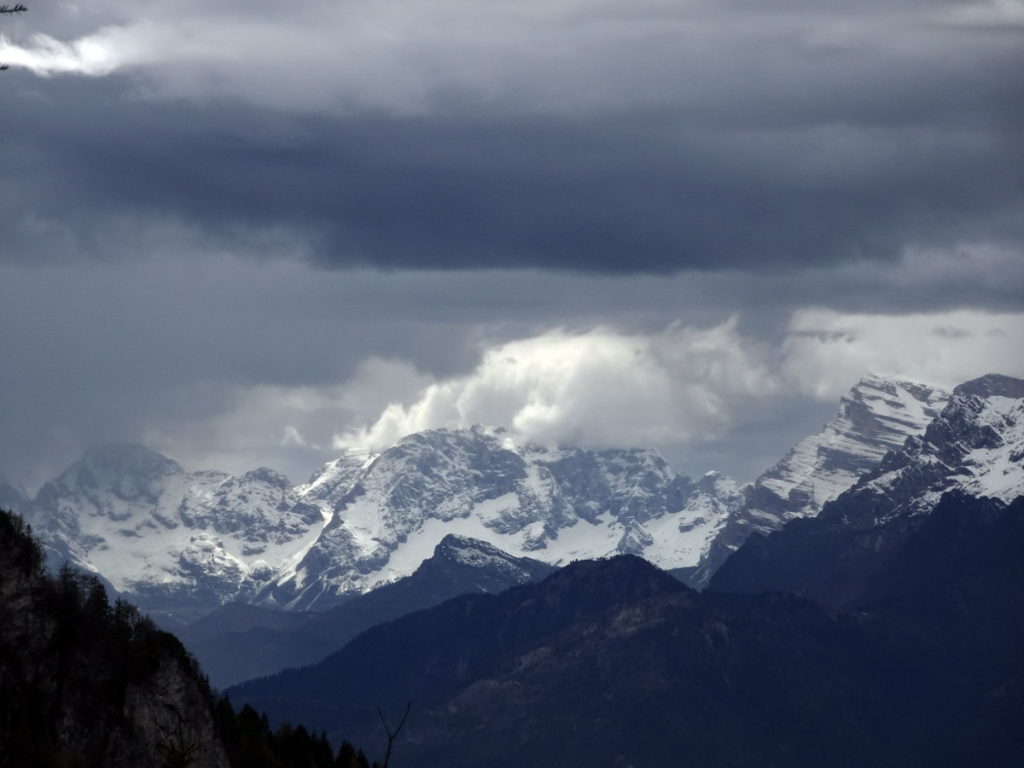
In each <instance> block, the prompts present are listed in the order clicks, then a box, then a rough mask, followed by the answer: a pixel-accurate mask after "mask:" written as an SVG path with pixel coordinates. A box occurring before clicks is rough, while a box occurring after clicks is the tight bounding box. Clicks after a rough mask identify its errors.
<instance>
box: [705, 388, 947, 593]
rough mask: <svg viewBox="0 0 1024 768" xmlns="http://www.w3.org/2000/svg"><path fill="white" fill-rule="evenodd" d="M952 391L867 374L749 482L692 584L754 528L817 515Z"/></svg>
mask: <svg viewBox="0 0 1024 768" xmlns="http://www.w3.org/2000/svg"><path fill="white" fill-rule="evenodd" d="M949 397H950V395H949V393H948V392H947V391H945V390H944V389H942V388H940V387H937V386H933V385H929V384H925V383H923V382H920V381H916V380H913V379H906V378H903V377H899V376H888V375H883V374H879V373H871V374H868V375H867V376H865V377H864V378H863V379H861V380H860V381H859V382H857V384H855V385H854V386H853V387H852V388H851V389H850V391H849V392H847V394H845V395H844V396H843V397H842V399H841V400H840V403H839V411H838V413H837V414H836V417H835V418H834V419H833V420H832V421H830V422H829V423H828V424H826V425H825V426H824V427H823V428H822V429H821V431H820V432H818V433H817V434H814V435H810V436H809V437H806V438H804V439H803V440H801V441H800V442H799V443H797V444H796V445H795V446H794V447H793V449H792V450H791V451H789V453H787V454H786V455H785V456H784V457H783V458H782V459H781V460H780V461H779V462H778V463H777V464H775V466H773V467H771V468H770V469H769V470H767V471H766V472H765V473H764V474H762V475H761V476H760V477H758V478H757V480H755V481H754V483H753V484H751V485H750V486H748V487H747V488H746V489H745V493H746V499H745V501H744V503H743V504H742V505H740V506H739V507H737V508H736V509H735V510H734V512H733V513H732V515H730V517H729V520H728V521H727V522H726V524H725V525H724V526H722V529H721V531H720V532H719V534H718V536H717V537H716V538H715V540H714V541H713V542H712V543H711V545H710V546H709V548H708V550H707V552H706V553H705V554H704V556H703V557H702V558H701V563H700V566H699V568H698V571H697V573H696V574H695V576H694V580H693V583H694V585H695V586H704V585H706V584H707V583H708V581H709V580H710V578H711V576H712V575H713V574H714V572H715V570H717V569H718V567H719V566H721V564H722V563H723V562H725V560H726V558H727V557H728V556H729V555H730V554H731V553H732V552H734V551H736V549H738V548H739V547H740V546H741V545H742V544H743V542H744V541H746V540H747V538H748V537H749V536H750V535H751V534H753V533H760V534H767V533H770V532H771V531H775V530H778V529H779V528H781V527H782V526H783V525H785V524H786V523H787V522H788V521H789V520H792V519H794V518H798V517H813V516H815V515H817V514H818V513H819V512H820V511H821V509H822V507H823V506H824V505H825V504H826V503H828V502H829V501H832V500H833V499H835V498H837V497H838V496H839V495H840V494H841V493H843V492H844V491H846V490H847V489H848V488H850V487H851V486H853V485H854V484H855V483H856V482H857V481H858V480H859V479H860V477H861V476H862V475H864V474H865V473H866V472H869V471H871V470H872V469H874V468H875V467H876V466H877V465H878V463H879V461H881V460H882V458H883V457H884V456H885V455H886V454H887V453H888V452H889V451H891V450H894V449H897V448H899V447H900V446H902V445H903V443H904V441H906V439H907V438H909V437H913V436H916V435H921V434H923V433H924V431H925V429H926V428H927V426H928V425H929V424H930V423H931V422H932V420H933V419H934V418H935V417H936V416H937V415H938V414H939V412H940V411H941V410H942V408H943V407H944V406H945V404H946V402H947V401H948V399H949Z"/></svg>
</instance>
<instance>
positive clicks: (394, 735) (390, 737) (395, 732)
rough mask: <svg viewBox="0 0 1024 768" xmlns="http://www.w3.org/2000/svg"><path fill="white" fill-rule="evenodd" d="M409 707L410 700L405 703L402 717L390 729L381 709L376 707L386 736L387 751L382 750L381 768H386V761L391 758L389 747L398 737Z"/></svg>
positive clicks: (410, 706) (410, 704) (410, 707)
mask: <svg viewBox="0 0 1024 768" xmlns="http://www.w3.org/2000/svg"><path fill="white" fill-rule="evenodd" d="M411 709H412V702H411V701H410V702H409V703H408V704H406V705H405V712H404V713H403V714H402V719H401V720H399V721H398V726H397V727H396V728H395V730H393V731H392V730H391V727H390V726H389V725H388V721H387V718H385V717H384V712H383V710H381V708H380V707H377V716H378V717H379V718H380V722H381V725H383V726H384V733H386V734H387V736H388V748H387V751H385V752H384V765H383V768H388V762H389V761H390V760H391V747H392V746H393V745H394V743H395V739H397V738H398V734H399V732H400V731H401V730H402V726H403V725H405V720H406V718H407V717H409V710H411Z"/></svg>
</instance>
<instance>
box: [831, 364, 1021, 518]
mask: <svg viewBox="0 0 1024 768" xmlns="http://www.w3.org/2000/svg"><path fill="white" fill-rule="evenodd" d="M952 490H960V491H964V492H966V493H968V494H970V495H973V496H989V497H992V498H997V499H999V500H1001V501H1004V502H1009V501H1011V500H1012V499H1014V498H1016V497H1017V496H1020V495H1021V494H1024V381H1022V380H1020V379H1014V378H1011V377H1009V376H1001V375H995V374H989V375H987V376H983V377H981V378H979V379H974V380H972V381H969V382H965V383H964V384H961V385H960V386H958V387H957V388H956V389H955V390H954V391H953V395H952V396H951V397H950V399H949V402H948V403H947V405H946V407H945V408H944V409H943V411H942V413H941V414H940V415H939V416H938V417H937V418H936V419H935V420H934V421H932V423H931V424H929V425H928V428H927V429H926V430H925V432H924V434H923V435H922V436H920V437H912V438H909V439H908V440H907V441H906V442H905V443H904V445H903V446H902V447H901V448H900V449H899V450H895V451H892V452H891V453H889V454H888V455H887V456H886V457H885V459H884V460H883V461H882V462H881V464H880V465H879V466H878V468H877V469H876V470H874V471H873V472H871V473H869V474H867V475H866V476H865V477H864V478H862V479H861V480H860V482H858V483H857V485H856V486H854V487H853V488H852V489H851V490H850V491H849V492H848V493H847V494H844V496H843V497H842V498H841V499H840V502H843V503H842V504H837V506H836V510H835V511H834V512H833V511H831V510H830V512H831V513H833V514H836V515H840V516H842V515H848V514H850V513H849V510H850V509H852V508H853V507H854V506H856V505H857V503H858V501H859V500H863V499H864V498H865V497H871V498H872V499H874V500H875V501H874V503H873V504H871V505H865V504H861V506H865V507H868V506H869V507H870V508H871V509H872V514H873V515H876V516H877V518H878V519H879V520H885V519H890V518H892V517H894V516H897V515H915V514H921V513H926V512H929V511H930V510H931V509H932V508H933V507H934V506H935V504H936V503H937V502H938V500H939V498H940V497H941V496H942V494H944V493H946V492H947V491H952ZM851 500H852V502H853V503H852V504H851ZM861 522H863V521H861Z"/></svg>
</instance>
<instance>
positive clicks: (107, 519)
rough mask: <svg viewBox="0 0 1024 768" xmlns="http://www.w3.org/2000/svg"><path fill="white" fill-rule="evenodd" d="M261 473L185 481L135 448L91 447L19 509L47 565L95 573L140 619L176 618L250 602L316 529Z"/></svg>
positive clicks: (185, 475) (302, 504)
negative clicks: (146, 615) (234, 601)
mask: <svg viewBox="0 0 1024 768" xmlns="http://www.w3.org/2000/svg"><path fill="white" fill-rule="evenodd" d="M289 485H290V484H289V483H288V480H287V478H285V477H284V476H283V475H281V474H279V473H277V472H275V471H273V470H270V469H265V468H262V469H257V470H254V471H252V472H247V473H245V474H243V475H238V476H231V475H227V474H225V473H223V472H213V471H202V472H186V471H185V470H184V469H183V468H182V467H181V466H180V465H179V464H178V463H177V462H175V461H173V460H171V459H168V458H167V457H165V456H161V455H160V454H158V453H155V452H153V451H150V450H148V449H146V448H143V447H141V446H137V445H126V444H117V445H108V446H103V447H100V448H94V449H91V450H89V451H87V452H86V453H85V455H84V456H83V458H82V459H81V460H80V461H78V462H75V463H74V464H72V465H71V466H70V467H68V468H67V469H66V470H65V471H64V472H63V473H62V474H61V475H60V476H59V477H57V478H56V479H55V480H52V481H50V482H48V483H46V484H45V485H44V486H43V487H42V488H41V489H40V491H39V493H38V495H37V496H36V498H35V500H34V501H33V502H32V503H31V504H30V505H28V506H27V509H25V514H26V518H27V519H28V520H29V521H30V523H31V524H32V527H33V529H34V530H35V532H36V534H37V535H39V536H40V538H41V539H42V540H43V541H44V543H45V545H46V546H47V548H48V550H49V553H50V559H51V560H57V561H62V560H65V559H66V560H70V561H71V562H72V563H74V564H76V565H78V566H80V567H82V568H84V569H85V570H88V571H93V572H96V573H98V574H100V575H101V576H102V577H103V578H104V579H105V580H106V581H107V582H108V583H109V584H111V585H112V586H113V587H114V588H115V589H116V590H117V591H118V592H119V593H120V594H123V595H125V596H128V597H130V598H131V599H133V600H134V601H136V602H137V603H138V605H139V606H140V607H141V608H143V609H144V610H147V611H150V612H152V613H156V614H160V613H168V614H173V615H176V616H179V617H182V618H184V617H187V616H189V615H198V614H200V613H204V612H207V611H209V610H212V609H213V608H215V607H216V606H218V605H220V604H221V603H223V602H224V601H225V600H228V599H231V598H234V597H237V596H239V595H245V594H252V593H255V592H256V591H257V590H258V588H259V587H260V586H261V585H262V584H263V583H264V582H266V581H267V580H269V579H270V577H271V576H272V575H273V574H274V573H276V572H277V571H278V570H279V569H280V568H281V567H282V566H283V565H285V564H286V563H287V561H288V559H289V558H291V557H294V556H295V555H296V553H297V552H299V551H301V550H302V549H303V547H306V546H309V544H311V543H312V541H313V539H314V538H315V537H316V535H317V534H318V533H319V532H320V529H321V528H322V527H323V516H322V515H321V512H320V508H319V507H318V506H316V505H315V504H312V503H309V502H306V501H303V500H302V499H301V498H300V497H299V496H298V495H297V494H296V493H295V492H294V491H293V490H291V488H290V487H289Z"/></svg>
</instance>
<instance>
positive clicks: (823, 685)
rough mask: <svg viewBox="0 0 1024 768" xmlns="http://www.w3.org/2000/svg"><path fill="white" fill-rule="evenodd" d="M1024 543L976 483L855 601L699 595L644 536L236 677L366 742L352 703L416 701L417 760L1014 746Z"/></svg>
mask: <svg viewBox="0 0 1024 768" xmlns="http://www.w3.org/2000/svg"><path fill="white" fill-rule="evenodd" d="M951 530H953V531H956V530H961V531H963V535H960V536H953V537H952V538H949V537H948V534H949V531H951ZM936 538H939V539H943V540H945V541H946V545H945V549H940V550H936V554H935V555H934V556H930V555H928V553H929V552H930V551H931V547H933V546H934V545H935V539H936ZM1022 547H1024V501H1018V502H1017V503H1015V504H1013V505H1011V506H1009V507H1003V506H1001V505H1000V506H998V507H994V506H993V505H991V504H990V503H989V502H987V501H986V500H972V499H968V498H962V499H960V502H959V503H958V504H953V503H950V504H949V505H947V506H946V507H944V510H943V512H942V513H940V514H937V515H936V516H935V517H934V521H932V522H929V523H928V524H926V525H925V526H924V527H922V528H920V529H917V530H916V531H915V532H913V533H912V535H911V538H910V539H908V540H907V541H906V542H905V546H904V547H903V548H902V550H901V552H900V553H897V554H894V555H893V556H892V557H890V558H889V559H888V565H887V568H888V570H887V571H886V572H884V573H883V572H881V571H880V572H879V573H878V577H877V579H875V580H874V581H872V583H871V586H870V589H869V590H865V592H864V593H863V598H864V599H863V600H862V601H861V602H860V606H859V608H858V610H857V611H856V612H849V613H848V612H837V611H835V610H832V609H829V608H826V607H822V606H820V605H819V604H816V603H814V602H812V601H810V600H806V599H803V598H799V597H795V596H789V595H785V594H768V595H743V594H715V593H710V592H709V593H706V594H698V593H696V592H694V591H692V590H690V589H688V588H686V587H685V586H683V585H681V584H679V583H678V582H677V581H675V580H674V579H672V578H671V577H669V576H668V575H667V574H665V573H663V572H661V571H658V570H657V569H655V568H654V567H653V566H651V565H649V564H647V563H646V562H644V561H642V560H640V559H638V558H635V557H629V556H623V557H617V558H612V559H609V560H605V561H589V562H580V563H575V564H573V565H571V566H569V567H567V568H565V569H563V570H561V571H559V572H557V573H555V574H554V575H552V576H550V577H549V578H547V579H546V580H544V581H543V582H541V583H539V584H535V585H527V586H523V587H518V588H515V589H512V590H509V591H507V592H505V593H503V594H500V595H496V596H492V595H473V596H465V597H459V598H455V599H453V600H450V601H448V602H446V603H444V604H442V605H440V606H438V607H436V608H433V609H430V610H426V611H422V612H419V613H416V614H413V615H410V616H406V617H404V618H402V619H399V620H397V621H394V622H391V623H389V624H385V625H382V626H379V627H376V628H374V629H372V630H370V631H368V632H366V633H365V634H363V635H361V636H360V637H358V638H356V639H355V640H354V641H352V642H351V643H350V644H349V645H348V646H346V647H345V648H344V649H342V650H341V651H339V652H338V653H336V654H334V655H332V656H331V657H329V658H328V659H326V660H325V661H324V662H322V663H321V664H318V665H316V666H314V667H309V668H306V669H301V670H291V671H288V672H285V673H282V674H279V675H276V676H274V677H270V678H266V679H263V680H258V681H253V682H250V683H248V684H245V685H242V686H239V687H237V688H235V689H233V690H232V691H231V693H232V696H233V697H235V698H236V699H237V700H239V701H246V702H248V703H250V704H252V705H254V706H257V707H259V708H261V709H266V710H267V711H268V712H269V714H270V716H271V718H272V719H274V718H282V719H283V718H287V717H291V718H298V719H301V720H302V721H303V722H306V723H309V724H311V725H312V726H313V727H316V728H326V729H328V732H329V733H330V732H331V729H334V728H337V729H339V732H345V733H347V734H350V735H351V737H353V738H356V739H357V740H359V739H363V740H367V741H364V742H361V743H374V741H375V740H378V739H379V733H378V725H377V723H376V722H375V717H376V715H375V713H374V712H373V710H372V709H369V708H366V707H361V706H354V705H352V703H351V702H363V701H371V702H381V703H382V704H383V705H384V706H386V707H390V708H392V709H395V708H398V709H400V708H401V707H402V706H404V702H406V701H407V700H412V701H413V702H414V709H413V715H412V716H411V717H410V718H409V723H408V725H407V730H406V732H405V733H404V734H403V739H402V742H401V744H400V745H398V747H396V761H399V762H401V764H402V766H405V767H410V766H411V767H413V768H427V766H436V765H446V766H465V767H466V768H469V767H470V766H481V765H487V766H495V767H496V768H500V767H501V766H508V767H509V768H511V767H512V766H521V765H533V766H552V767H553V766H564V765H610V766H611V765H618V764H621V765H630V764H632V765H635V766H647V767H653V768H658V767H659V766H664V768H670V767H671V768H679V767H680V766H691V765H692V766H737V767H740V766H759V767H761V766H779V767H780V768H781V767H782V766H786V767H787V768H793V767H794V766H815V767H818V766H823V765H828V766H851V767H852V766H864V765H874V766H922V768H923V767H924V766H929V767H931V766H968V765H969V766H976V765H990V766H997V765H1014V764H1021V763H1020V760H1021V759H1022V758H1024V740H1022V738H1021V736H1020V735H1019V728H1018V725H1019V722H1021V716H1022V715H1024V677H1022V674H1021V673H1022V670H1024V654H1022V650H1021V649H1022V648H1024V631H1022V629H1024V578H1022V574H1021V565H1020V558H1019V553H1020V552H1021V551H1022ZM953 552H956V553H958V554H957V555H956V558H957V559H956V560H955V561H954V562H956V563H958V564H959V563H970V564H972V566H974V570H973V572H972V573H971V574H970V578H969V579H967V580H965V582H964V586H963V588H962V589H960V590H959V591H955V592H953V593H952V595H951V597H952V599H953V600H954V601H955V604H954V605H950V604H949V602H948V601H947V599H946V598H947V595H950V592H949V590H950V585H951V583H952V581H953V580H954V579H953V577H952V576H947V577H946V578H941V579H940V578H936V575H935V574H936V571H935V567H936V558H942V557H947V556H952V555H951V553H953ZM958 575H959V576H963V573H962V572H960V573H959V574H958ZM976 632H977V633H979V634H977V635H976Z"/></svg>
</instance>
